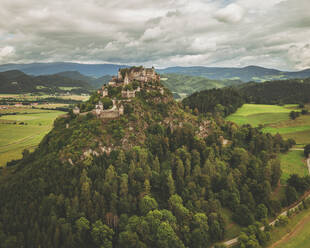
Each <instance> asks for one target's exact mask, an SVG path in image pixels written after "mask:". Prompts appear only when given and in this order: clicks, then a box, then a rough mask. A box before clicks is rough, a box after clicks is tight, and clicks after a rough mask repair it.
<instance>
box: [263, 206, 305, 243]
mask: <svg viewBox="0 0 310 248" xmlns="http://www.w3.org/2000/svg"><path fill="white" fill-rule="evenodd" d="M309 218H310V209H306V210H303V211H302V212H300V213H298V214H297V215H296V216H294V217H292V218H290V222H289V224H288V225H286V226H282V227H277V228H274V229H273V230H272V231H271V240H270V242H269V244H274V243H275V242H276V241H278V240H281V239H282V241H281V242H279V243H277V244H274V245H271V246H268V247H270V248H280V247H281V248H297V247H310V225H309V224H308V223H305V224H304V225H302V226H299V225H300V224H301V223H302V222H303V220H307V221H308V220H309ZM297 228H298V229H299V230H297ZM294 231H296V232H295V233H293V232H294ZM288 233H289V235H288V236H285V235H286V234H288Z"/></svg>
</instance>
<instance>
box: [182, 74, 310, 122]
mask: <svg viewBox="0 0 310 248" xmlns="http://www.w3.org/2000/svg"><path fill="white" fill-rule="evenodd" d="M309 92H310V78H307V79H288V80H278V81H269V82H265V83H255V82H250V83H246V84H239V85H237V86H232V87H226V88H222V89H210V90H203V91H200V92H195V93H194V94H192V95H190V96H189V97H187V98H185V99H183V101H182V103H183V105H184V106H188V107H189V108H190V109H192V110H197V111H198V112H200V113H212V114H215V113H218V114H220V115H221V116H227V115H229V114H231V113H234V112H235V111H236V110H237V109H238V108H239V107H241V106H242V104H243V103H257V104H296V103H310V94H309Z"/></svg>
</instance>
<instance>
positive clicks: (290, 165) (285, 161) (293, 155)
mask: <svg viewBox="0 0 310 248" xmlns="http://www.w3.org/2000/svg"><path fill="white" fill-rule="evenodd" d="M280 159H281V169H282V176H281V183H285V182H286V180H287V179H288V178H289V176H290V175H292V174H298V175H300V176H305V175H307V174H308V169H307V166H306V165H305V157H304V152H303V151H302V150H292V151H289V152H288V153H286V154H281V155H280Z"/></svg>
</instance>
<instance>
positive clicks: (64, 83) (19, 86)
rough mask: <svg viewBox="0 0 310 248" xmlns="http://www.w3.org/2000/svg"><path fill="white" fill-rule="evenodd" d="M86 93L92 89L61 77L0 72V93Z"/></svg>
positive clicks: (85, 83)
mask: <svg viewBox="0 0 310 248" xmlns="http://www.w3.org/2000/svg"><path fill="white" fill-rule="evenodd" d="M67 88H70V90H71V91H72V92H75V93H87V92H89V90H91V89H93V87H92V86H91V85H90V84H89V83H87V82H85V81H81V80H79V79H72V78H69V77H64V76H62V75H45V76H30V75H27V74H25V73H23V72H21V71H18V70H12V71H5V72H0V93H15V94H18V93H35V92H45V93H55V92H67V91H68V89H67Z"/></svg>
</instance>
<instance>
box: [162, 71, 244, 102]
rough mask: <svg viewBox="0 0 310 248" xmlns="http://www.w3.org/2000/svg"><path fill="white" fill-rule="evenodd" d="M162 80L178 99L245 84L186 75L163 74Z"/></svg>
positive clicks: (238, 81)
mask: <svg viewBox="0 0 310 248" xmlns="http://www.w3.org/2000/svg"><path fill="white" fill-rule="evenodd" d="M161 80H162V83H163V84H164V85H165V86H166V87H168V88H169V89H170V90H171V91H172V92H173V93H174V95H175V97H176V98H179V97H182V96H184V95H185V96H188V95H191V94H193V93H194V92H197V91H201V90H206V89H212V88H222V87H226V86H231V85H238V84H241V83H243V82H241V81H240V80H222V81H221V80H215V79H208V78H205V77H197V76H189V75H184V74H162V75H161Z"/></svg>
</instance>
